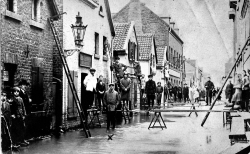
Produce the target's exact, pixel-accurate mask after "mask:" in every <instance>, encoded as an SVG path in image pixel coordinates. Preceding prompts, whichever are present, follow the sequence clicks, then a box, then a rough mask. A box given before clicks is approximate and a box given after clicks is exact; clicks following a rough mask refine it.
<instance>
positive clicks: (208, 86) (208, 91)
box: [205, 81, 214, 97]
mask: <svg viewBox="0 0 250 154" xmlns="http://www.w3.org/2000/svg"><path fill="white" fill-rule="evenodd" d="M205 88H206V96H207V97H212V90H213V89H214V83H213V82H212V81H207V82H206V83H205Z"/></svg>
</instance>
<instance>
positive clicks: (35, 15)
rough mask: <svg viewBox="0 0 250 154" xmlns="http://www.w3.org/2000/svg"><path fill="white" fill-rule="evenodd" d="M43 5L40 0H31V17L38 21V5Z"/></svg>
mask: <svg viewBox="0 0 250 154" xmlns="http://www.w3.org/2000/svg"><path fill="white" fill-rule="evenodd" d="M41 5H43V4H42V2H40V0H33V5H32V19H33V20H35V21H37V22H40V6H41Z"/></svg>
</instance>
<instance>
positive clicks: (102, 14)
mask: <svg viewBox="0 0 250 154" xmlns="http://www.w3.org/2000/svg"><path fill="white" fill-rule="evenodd" d="M99 15H100V16H102V17H104V13H103V8H102V6H100V10H99Z"/></svg>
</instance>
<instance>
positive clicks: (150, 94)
mask: <svg viewBox="0 0 250 154" xmlns="http://www.w3.org/2000/svg"><path fill="white" fill-rule="evenodd" d="M155 92H156V84H155V81H153V75H151V74H150V75H148V81H147V82H146V86H145V94H146V95H147V100H148V110H150V105H152V108H153V107H154V100H155Z"/></svg>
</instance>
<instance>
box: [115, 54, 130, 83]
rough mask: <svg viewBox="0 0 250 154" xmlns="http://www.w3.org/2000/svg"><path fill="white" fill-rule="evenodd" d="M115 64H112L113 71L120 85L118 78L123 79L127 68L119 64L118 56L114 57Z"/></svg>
mask: <svg viewBox="0 0 250 154" xmlns="http://www.w3.org/2000/svg"><path fill="white" fill-rule="evenodd" d="M114 60H115V62H114V63H113V67H112V68H113V69H114V70H115V74H116V77H117V80H118V83H120V78H122V77H123V75H124V71H125V70H126V69H127V66H126V65H124V64H122V63H120V62H119V60H120V58H119V57H118V56H116V57H114Z"/></svg>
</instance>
